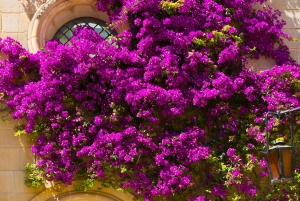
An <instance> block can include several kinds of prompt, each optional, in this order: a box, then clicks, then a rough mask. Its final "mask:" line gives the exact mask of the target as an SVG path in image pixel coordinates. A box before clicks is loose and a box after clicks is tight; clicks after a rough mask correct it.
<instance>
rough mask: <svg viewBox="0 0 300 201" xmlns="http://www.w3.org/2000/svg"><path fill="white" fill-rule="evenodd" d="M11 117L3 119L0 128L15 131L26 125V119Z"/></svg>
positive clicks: (7, 116)
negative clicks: (16, 127)
mask: <svg viewBox="0 0 300 201" xmlns="http://www.w3.org/2000/svg"><path fill="white" fill-rule="evenodd" d="M0 37H1V36H0ZM3 115H4V114H3ZM9 115H10V114H7V115H6V118H7V119H6V120H5V121H3V120H2V119H0V128H1V129H14V127H15V126H20V125H25V123H26V120H24V119H17V120H14V119H12V118H10V116H9ZM0 117H2V114H0Z"/></svg>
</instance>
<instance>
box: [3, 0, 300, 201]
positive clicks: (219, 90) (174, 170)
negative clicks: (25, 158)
mask: <svg viewBox="0 0 300 201" xmlns="http://www.w3.org/2000/svg"><path fill="white" fill-rule="evenodd" d="M263 2H264V1H263V0H261V1H257V0H252V1H250V0H249V1H241V0H215V1H214V0H203V1H196V0H184V1H181V0H178V1H160V0H148V1H140V0H99V1H98V3H97V7H98V9H99V10H101V11H106V12H107V13H108V15H109V18H110V22H111V25H110V27H111V28H115V27H117V26H118V25H120V24H123V23H125V22H126V21H129V24H130V29H129V30H127V31H124V32H122V33H120V34H119V35H118V36H116V37H115V38H113V39H112V40H113V41H114V43H113V44H111V43H109V42H107V41H104V40H103V39H102V38H101V36H99V35H98V34H97V33H95V32H94V31H93V30H91V29H90V28H87V27H79V28H78V29H77V30H76V31H75V34H74V37H73V38H72V39H71V42H70V43H69V44H67V45H65V46H64V45H60V44H58V43H57V42H55V41H51V42H48V43H47V45H46V47H45V48H44V50H42V51H39V52H37V53H36V54H31V53H29V52H27V51H26V50H25V49H24V48H22V47H21V45H20V44H19V43H18V42H17V41H14V40H13V39H11V38H7V39H5V40H1V42H0V49H1V51H2V53H4V54H6V55H7V56H8V59H7V60H5V61H3V62H1V63H0V75H1V79H0V93H1V94H3V96H1V97H2V100H3V101H4V102H6V103H7V105H8V106H9V107H10V108H11V110H12V111H13V112H12V116H13V118H26V120H27V124H26V126H25V131H24V130H22V129H20V128H19V129H18V132H17V134H21V133H25V132H26V133H28V134H30V135H33V136H36V141H35V144H34V145H33V146H32V148H31V150H32V152H33V153H34V154H36V155H37V156H38V159H39V160H38V161H37V164H36V165H31V166H28V168H29V170H30V171H29V175H28V178H27V180H26V181H27V183H30V182H31V181H32V182H31V183H32V185H33V186H38V185H37V183H36V182H40V183H42V182H44V180H46V179H47V180H49V181H60V182H62V183H65V184H71V183H72V180H74V179H76V178H80V179H82V185H81V186H77V188H78V189H80V190H87V189H88V188H89V187H91V186H92V185H93V184H94V181H95V180H101V181H103V185H104V186H112V187H114V188H116V189H119V188H122V189H125V190H128V191H130V192H132V193H134V194H135V195H137V196H139V197H140V199H144V200H145V201H147V200H189V201H199V200H217V199H228V200H251V199H252V200H260V199H265V198H267V199H269V200H275V198H276V197H278V196H279V195H280V198H278V199H281V200H284V199H291V198H292V197H293V196H294V197H297V196H298V195H299V192H298V190H297V189H298V188H297V187H296V186H297V185H298V183H297V182H298V181H299V178H298V177H299V175H298V174H299V170H297V173H296V174H297V177H296V180H295V182H294V183H291V184H288V185H282V186H280V188H279V187H277V186H274V187H269V186H265V185H264V184H263V182H264V181H265V180H266V179H267V178H266V176H267V172H266V162H265V160H264V159H263V157H262V155H261V151H262V149H263V147H264V146H265V137H264V129H263V128H264V122H263V118H264V115H265V114H266V112H267V111H268V110H272V111H274V110H278V109H288V108H293V107H297V106H300V103H299V86H300V85H299V78H300V74H299V66H298V65H297V64H295V61H293V60H292V59H291V58H290V57H289V54H290V53H289V50H288V47H287V46H285V45H284V44H283V38H287V39H290V40H291V37H289V36H288V35H287V34H285V33H284V32H283V31H282V27H283V26H284V21H282V20H280V19H279V15H280V13H279V11H276V10H275V11H274V10H272V9H271V8H269V7H266V8H264V9H263V10H258V11H257V10H254V9H253V8H252V7H251V5H252V4H253V3H263ZM261 55H263V56H266V57H270V58H272V59H274V60H275V61H276V62H277V66H275V67H274V68H272V69H270V70H266V71H263V72H255V71H253V70H252V69H251V66H250V65H249V63H248V59H249V58H254V59H258V58H259V57H260V56H261ZM297 118H298V117H296V120H295V121H296V123H297V124H299V119H297ZM285 121H286V120H285V119H282V120H280V121H279V122H276V121H275V120H274V119H271V120H270V121H269V125H268V126H269V127H270V129H272V128H273V130H272V131H273V133H278V135H280V136H281V135H283V134H284V133H287V132H286V131H285V127H284V126H282V125H283V124H284V123H285ZM273 136H274V137H275V136H276V135H273ZM297 142H299V139H297ZM270 189H271V190H270Z"/></svg>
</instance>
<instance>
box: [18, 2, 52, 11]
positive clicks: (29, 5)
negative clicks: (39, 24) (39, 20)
mask: <svg viewBox="0 0 300 201" xmlns="http://www.w3.org/2000/svg"><path fill="white" fill-rule="evenodd" d="M19 1H21V3H22V5H23V7H24V10H25V12H26V13H27V14H34V13H35V12H36V11H37V10H38V9H39V8H40V7H41V6H42V5H43V4H45V3H46V2H47V1H50V0H19Z"/></svg>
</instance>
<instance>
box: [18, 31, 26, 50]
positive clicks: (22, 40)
mask: <svg viewBox="0 0 300 201" xmlns="http://www.w3.org/2000/svg"><path fill="white" fill-rule="evenodd" d="M18 41H19V42H20V43H21V44H22V46H23V47H24V48H26V49H28V34H27V33H26V32H25V33H18Z"/></svg>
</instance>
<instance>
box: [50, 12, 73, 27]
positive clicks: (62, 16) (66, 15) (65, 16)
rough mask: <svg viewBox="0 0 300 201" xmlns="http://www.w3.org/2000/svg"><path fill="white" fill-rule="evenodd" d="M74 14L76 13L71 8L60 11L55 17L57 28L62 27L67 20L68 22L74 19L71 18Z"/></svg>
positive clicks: (54, 21) (54, 22)
mask: <svg viewBox="0 0 300 201" xmlns="http://www.w3.org/2000/svg"><path fill="white" fill-rule="evenodd" d="M73 15H74V14H73V13H72V11H71V10H64V11H62V12H60V13H58V14H57V15H56V16H55V17H54V19H53V24H54V26H55V27H57V29H58V28H60V27H61V26H62V25H64V24H65V23H66V22H68V21H69V20H72V18H71V19H70V16H73Z"/></svg>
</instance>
